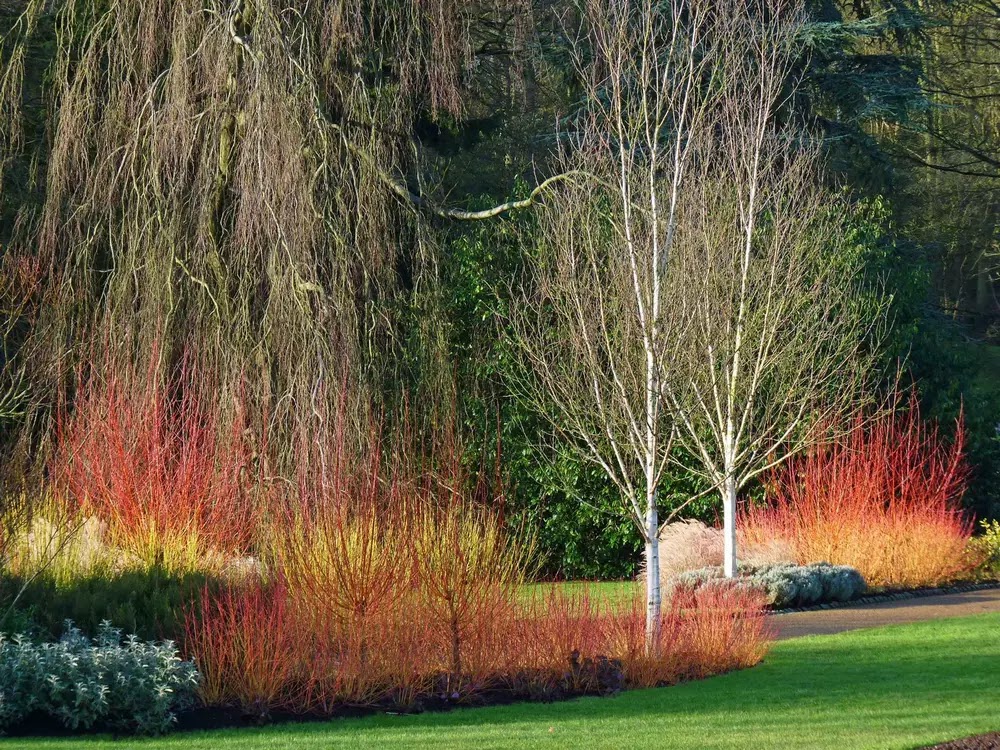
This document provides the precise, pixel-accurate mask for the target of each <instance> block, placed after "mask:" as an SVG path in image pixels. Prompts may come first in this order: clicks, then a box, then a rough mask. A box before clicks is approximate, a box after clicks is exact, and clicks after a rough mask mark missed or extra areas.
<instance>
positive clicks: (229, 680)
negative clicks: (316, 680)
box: [183, 581, 311, 715]
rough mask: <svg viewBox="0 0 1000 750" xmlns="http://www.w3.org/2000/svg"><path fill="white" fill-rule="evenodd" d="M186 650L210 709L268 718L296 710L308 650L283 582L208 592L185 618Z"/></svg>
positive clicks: (303, 689) (246, 584) (300, 699)
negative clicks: (222, 708) (222, 707)
mask: <svg viewBox="0 0 1000 750" xmlns="http://www.w3.org/2000/svg"><path fill="white" fill-rule="evenodd" d="M183 645H184V649H185V651H187V653H188V654H190V655H193V656H194V658H195V660H196V662H197V666H198V671H199V672H200V673H201V683H200V686H199V690H200V693H201V697H202V699H203V700H204V701H205V702H206V703H207V704H209V705H216V706H218V705H236V706H239V707H240V708H242V709H244V710H245V711H247V712H253V713H257V714H258V715H263V714H266V713H267V712H268V711H269V710H271V709H274V708H283V707H286V706H287V707H289V708H292V709H295V708H298V707H299V706H300V705H301V704H302V702H303V696H304V694H305V692H306V684H307V682H308V675H306V674H304V673H303V666H304V665H303V661H302V657H303V655H304V654H306V653H308V652H309V647H310V645H311V644H309V643H308V641H307V640H306V639H305V638H304V637H303V633H302V631H300V630H299V629H298V628H297V627H296V623H295V621H294V620H293V618H292V614H291V607H290V606H289V602H288V592H287V588H286V586H285V585H284V584H283V583H282V582H276V583H271V584H264V583H262V582H260V581H248V582H244V583H241V584H239V585H238V586H233V587H230V588H227V589H222V590H220V591H218V592H212V591H209V590H208V589H206V590H205V591H204V593H203V594H202V596H201V598H200V600H199V603H198V605H197V606H196V607H193V608H191V609H190V610H189V611H188V612H187V615H186V621H185V638H184V644H183Z"/></svg>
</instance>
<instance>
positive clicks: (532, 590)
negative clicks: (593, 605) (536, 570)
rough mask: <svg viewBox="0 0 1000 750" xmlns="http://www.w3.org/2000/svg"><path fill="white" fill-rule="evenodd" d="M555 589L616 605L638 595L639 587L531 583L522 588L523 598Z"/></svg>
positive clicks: (619, 583) (621, 583)
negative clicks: (586, 594)
mask: <svg viewBox="0 0 1000 750" xmlns="http://www.w3.org/2000/svg"><path fill="white" fill-rule="evenodd" d="M553 588H556V589H560V590H561V591H564V592H566V593H568V594H582V593H583V592H584V591H586V592H587V593H589V594H590V598H591V599H592V600H593V601H594V602H607V603H609V604H612V605H614V604H618V603H621V602H625V601H628V600H629V599H630V598H631V597H632V596H633V595H635V594H637V593H640V591H641V587H640V586H639V584H638V583H636V582H635V581H564V582H561V583H531V584H528V585H527V586H525V587H524V589H523V590H522V595H523V596H525V597H531V596H537V595H541V596H544V595H546V594H547V593H548V592H549V591H550V590H551V589H553Z"/></svg>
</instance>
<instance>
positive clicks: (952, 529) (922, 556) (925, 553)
mask: <svg viewBox="0 0 1000 750" xmlns="http://www.w3.org/2000/svg"><path fill="white" fill-rule="evenodd" d="M967 476H968V468H967V465H966V463H965V458H964V431H963V429H962V425H961V423H959V424H958V425H957V429H956V434H955V439H954V441H953V442H947V441H946V440H945V439H944V438H943V437H942V436H941V435H940V433H939V431H938V428H937V427H936V426H934V425H930V424H927V423H925V422H923V421H922V420H921V418H920V412H919V409H918V408H917V404H916V400H915V399H914V400H912V401H911V403H910V405H909V408H907V409H896V410H894V411H892V412H889V413H886V414H884V415H882V416H880V417H878V418H877V419H875V420H874V421H870V422H868V421H861V420H859V421H858V422H857V423H856V424H855V425H854V428H853V429H852V430H851V431H850V432H849V433H848V434H847V435H846V436H845V437H843V438H842V439H839V440H836V441H833V442H828V443H825V444H822V445H820V446H818V447H817V448H815V449H813V450H811V451H809V452H808V453H805V454H803V455H800V456H796V457H793V458H792V459H791V460H789V461H788V462H787V463H786V464H785V465H784V466H783V467H781V468H780V469H778V470H777V471H776V472H775V473H774V475H773V477H772V481H771V483H770V484H771V497H770V501H769V502H768V503H767V504H766V505H763V506H750V507H747V508H746V509H745V510H744V512H743V513H742V514H741V517H740V519H739V524H738V528H739V529H740V535H741V538H742V542H743V544H744V545H752V546H761V547H764V546H767V545H769V544H770V545H775V544H776V545H777V546H779V547H781V548H783V549H786V550H788V551H789V552H790V553H791V555H792V556H793V557H794V562H798V563H800V564H806V563H812V562H818V561H826V562H829V563H833V564H839V565H850V566H853V567H855V568H857V569H858V570H859V571H860V572H861V573H862V575H863V576H864V577H865V580H866V581H867V582H868V584H869V585H870V586H888V587H913V586H932V585H936V584H940V583H943V582H946V581H950V580H953V579H956V578H959V577H961V576H963V575H965V574H967V573H968V572H969V571H970V570H971V569H972V568H974V567H975V563H976V561H975V560H973V559H972V558H971V557H970V555H969V553H968V551H967V544H968V541H969V538H970V536H971V534H972V522H971V520H970V519H969V518H967V517H966V515H965V514H964V513H963V511H962V509H961V507H960V501H961V498H962V495H963V493H964V491H965V487H966V479H967Z"/></svg>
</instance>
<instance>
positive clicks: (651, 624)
mask: <svg viewBox="0 0 1000 750" xmlns="http://www.w3.org/2000/svg"><path fill="white" fill-rule="evenodd" d="M646 508H647V510H646V652H647V653H651V652H653V651H655V650H656V648H657V647H658V646H659V642H660V610H661V607H662V600H661V592H660V519H659V515H658V514H657V512H656V498H655V497H647V505H646Z"/></svg>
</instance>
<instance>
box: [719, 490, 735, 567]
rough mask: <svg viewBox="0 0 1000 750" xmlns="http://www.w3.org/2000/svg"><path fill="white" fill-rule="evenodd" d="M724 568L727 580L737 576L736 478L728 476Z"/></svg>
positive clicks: (724, 496) (724, 499) (724, 504)
mask: <svg viewBox="0 0 1000 750" xmlns="http://www.w3.org/2000/svg"><path fill="white" fill-rule="evenodd" d="M722 512H723V516H722V537H723V566H724V570H725V574H726V578H734V577H735V576H736V477H734V476H733V474H731V473H730V474H728V475H727V476H726V479H725V481H724V482H723V484H722Z"/></svg>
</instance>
